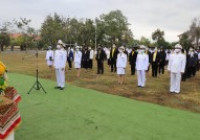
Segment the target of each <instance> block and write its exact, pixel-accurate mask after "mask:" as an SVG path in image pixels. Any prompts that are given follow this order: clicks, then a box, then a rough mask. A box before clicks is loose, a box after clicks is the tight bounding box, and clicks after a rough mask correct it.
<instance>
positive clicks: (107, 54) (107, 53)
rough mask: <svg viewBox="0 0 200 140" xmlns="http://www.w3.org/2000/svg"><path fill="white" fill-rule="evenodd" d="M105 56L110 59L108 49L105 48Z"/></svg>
mask: <svg viewBox="0 0 200 140" xmlns="http://www.w3.org/2000/svg"><path fill="white" fill-rule="evenodd" d="M106 56H107V59H110V50H109V49H107V50H106Z"/></svg>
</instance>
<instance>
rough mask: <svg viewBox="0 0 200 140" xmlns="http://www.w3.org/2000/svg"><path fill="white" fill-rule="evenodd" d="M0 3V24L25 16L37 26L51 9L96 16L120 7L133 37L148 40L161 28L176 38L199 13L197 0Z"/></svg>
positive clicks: (27, 0) (170, 38) (14, 0)
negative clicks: (143, 37)
mask: <svg viewBox="0 0 200 140" xmlns="http://www.w3.org/2000/svg"><path fill="white" fill-rule="evenodd" d="M0 5H1V6H0V23H2V22H4V21H10V20H12V19H14V18H15V19H19V18H20V17H26V18H28V19H31V20H32V22H31V26H32V27H35V28H38V29H39V28H40V26H41V23H42V22H43V21H44V19H45V17H46V16H47V15H49V14H53V13H54V12H56V13H58V14H60V15H62V16H64V17H68V16H69V17H76V18H92V19H95V17H99V15H100V14H102V13H105V14H106V13H108V12H110V11H111V10H116V9H119V10H121V11H122V12H123V14H124V15H125V16H126V17H127V18H128V21H129V23H130V24H131V25H130V26H129V27H130V28H131V29H132V31H133V34H134V36H135V38H136V39H139V38H140V37H141V36H145V37H148V38H149V39H150V38H151V34H152V32H153V31H155V30H156V29H157V28H160V29H161V30H164V31H165V38H166V40H167V41H177V40H178V38H177V35H178V34H180V33H182V32H184V31H186V30H188V28H189V26H190V24H191V21H192V19H193V18H195V17H199V16H200V0H0Z"/></svg>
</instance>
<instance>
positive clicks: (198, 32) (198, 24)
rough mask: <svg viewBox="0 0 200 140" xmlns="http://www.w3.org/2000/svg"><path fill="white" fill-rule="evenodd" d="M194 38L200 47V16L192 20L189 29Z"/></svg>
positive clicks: (196, 44)
mask: <svg viewBox="0 0 200 140" xmlns="http://www.w3.org/2000/svg"><path fill="white" fill-rule="evenodd" d="M189 33H190V35H191V37H192V40H193V41H194V42H195V46H196V47H199V40H200V17H199V18H195V19H193V21H192V24H191V26H190V31H189Z"/></svg>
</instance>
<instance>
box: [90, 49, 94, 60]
mask: <svg viewBox="0 0 200 140" xmlns="http://www.w3.org/2000/svg"><path fill="white" fill-rule="evenodd" d="M93 58H94V50H92V49H91V50H90V60H93Z"/></svg>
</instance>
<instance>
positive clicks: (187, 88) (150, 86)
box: [0, 51, 200, 112]
mask: <svg viewBox="0 0 200 140" xmlns="http://www.w3.org/2000/svg"><path fill="white" fill-rule="evenodd" d="M34 54H35V53H34V51H31V52H17V53H12V52H10V53H5V52H4V53H1V54H0V60H1V61H3V62H4V63H5V64H6V65H7V67H8V70H9V72H14V73H22V74H28V75H35V70H36V68H37V66H38V69H39V76H40V77H41V78H46V79H52V80H55V74H54V70H50V69H49V68H48V67H47V65H46V61H45V52H40V53H39V59H38V65H37V59H36V57H35V55H34ZM93 62H94V63H93V65H94V68H93V70H90V71H86V70H84V69H82V70H81V77H80V78H77V77H76V70H75V69H73V70H68V65H67V69H66V82H67V83H70V84H73V85H76V86H79V87H84V88H90V89H95V90H98V91H102V92H105V93H108V94H113V95H119V96H123V97H126V98H131V99H134V100H140V101H145V102H150V103H155V104H159V105H162V106H168V107H172V108H178V109H183V110H190V111H193V112H200V72H198V73H197V75H196V77H193V78H191V79H187V80H186V81H185V82H182V83H181V93H180V94H170V93H169V80H170V79H169V73H168V72H167V71H165V74H162V75H159V76H158V77H157V78H152V77H151V70H150V71H149V72H147V84H146V87H145V88H138V87H137V76H136V75H134V76H132V75H131V74H130V66H129V65H128V67H127V70H126V76H125V84H124V85H118V83H117V78H118V77H117V75H116V73H111V72H110V68H109V66H108V65H107V62H106V61H105V63H104V67H105V73H104V75H97V74H96V61H95V60H94V61H93ZM30 86H31V85H30Z"/></svg>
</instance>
